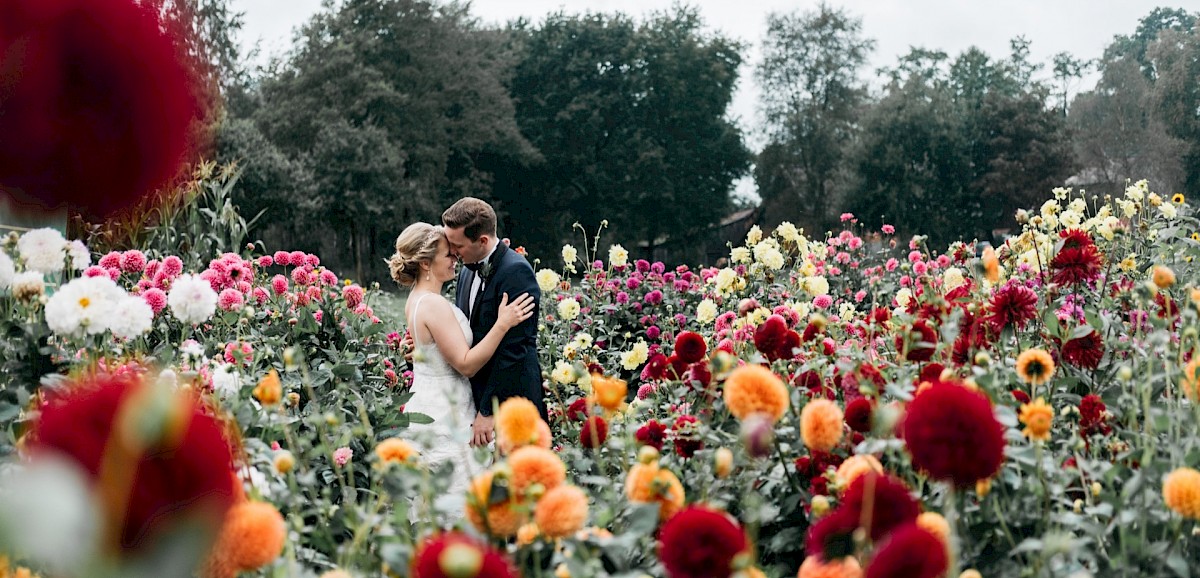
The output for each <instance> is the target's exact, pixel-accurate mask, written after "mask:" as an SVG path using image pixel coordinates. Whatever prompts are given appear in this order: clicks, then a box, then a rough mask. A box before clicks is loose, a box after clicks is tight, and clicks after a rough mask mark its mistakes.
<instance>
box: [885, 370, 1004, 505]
mask: <svg viewBox="0 0 1200 578" xmlns="http://www.w3.org/2000/svg"><path fill="white" fill-rule="evenodd" d="M900 431H901V432H902V435H901V437H903V438H904V442H905V445H906V446H907V447H908V453H909V454H910V455H911V456H912V464H913V466H914V467H916V468H917V469H919V470H922V471H924V472H926V473H927V474H929V477H931V478H935V479H939V480H946V481H948V482H951V483H953V484H954V485H955V486H958V487H967V486H970V485H973V484H974V483H975V482H976V481H978V480H982V479H986V478H990V477H992V475H994V474H995V473H996V472H997V471H998V470H999V469H1000V465H1001V464H1002V463H1003V462H1004V445H1005V443H1004V426H1003V425H1000V422H998V421H996V416H995V415H994V414H993V412H992V402H991V401H989V400H988V398H987V396H985V395H984V394H982V393H980V392H978V391H974V390H971V389H968V388H967V387H965V386H963V385H961V384H959V383H957V382H944V381H938V382H935V383H934V384H933V386H932V387H930V388H929V389H927V390H925V391H923V392H921V393H920V394H918V395H917V396H916V398H915V399H913V400H912V402H911V403H909V404H908V409H907V412H906V413H905V415H904V419H903V421H901V423H900Z"/></svg>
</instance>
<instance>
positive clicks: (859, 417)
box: [845, 397, 875, 432]
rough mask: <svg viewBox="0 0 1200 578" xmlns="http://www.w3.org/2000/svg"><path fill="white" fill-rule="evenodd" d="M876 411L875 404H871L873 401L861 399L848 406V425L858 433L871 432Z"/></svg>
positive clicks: (846, 414)
mask: <svg viewBox="0 0 1200 578" xmlns="http://www.w3.org/2000/svg"><path fill="white" fill-rule="evenodd" d="M874 411H875V408H874V404H872V403H871V400H870V399H867V398H865V397H860V398H858V399H856V400H854V401H852V402H850V403H848V404H846V413H845V416H846V425H849V426H850V429H852V430H854V431H856V432H868V431H871V415H872V414H873V413H874Z"/></svg>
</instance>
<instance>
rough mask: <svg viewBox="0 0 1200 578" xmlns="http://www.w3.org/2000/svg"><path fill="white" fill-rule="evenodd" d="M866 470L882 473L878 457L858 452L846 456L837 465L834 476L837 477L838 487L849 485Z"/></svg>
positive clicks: (881, 465)
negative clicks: (844, 459)
mask: <svg viewBox="0 0 1200 578" xmlns="http://www.w3.org/2000/svg"><path fill="white" fill-rule="evenodd" d="M867 472H875V473H877V474H882V473H883V464H881V463H879V459H878V458H876V457H875V456H873V455H871V454H859V455H856V456H850V457H848V458H846V461H844V462H842V465H840V466H838V469H837V473H836V474H834V477H835V479H837V483H838V487H840V488H843V489H845V488H848V487H850V484H851V483H852V482H853V481H854V480H855V479H857V478H858V477H859V476H861V475H863V474H865V473H867Z"/></svg>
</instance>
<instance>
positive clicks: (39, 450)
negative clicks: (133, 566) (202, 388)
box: [30, 378, 235, 550]
mask: <svg viewBox="0 0 1200 578" xmlns="http://www.w3.org/2000/svg"><path fill="white" fill-rule="evenodd" d="M164 396H165V397H164ZM164 402H165V403H164ZM30 453H31V454H32V455H33V456H34V458H35V459H36V458H37V456H39V455H49V454H57V455H60V456H63V457H67V458H69V459H72V460H73V461H75V462H76V463H78V464H79V466H80V467H81V468H82V469H83V470H84V471H86V472H87V475H88V478H89V480H90V481H91V483H92V484H93V485H94V486H95V489H96V494H97V496H99V497H100V499H102V500H103V503H102V504H101V508H102V511H103V512H104V515H105V518H106V520H107V525H108V528H107V531H108V536H107V537H108V538H109V540H110V542H109V544H110V545H114V546H119V548H121V549H126V550H128V549H137V548H141V547H142V546H150V545H151V544H152V542H153V538H154V537H155V536H156V535H160V533H161V532H162V531H164V530H167V529H169V528H171V527H172V526H173V525H174V524H175V523H178V522H181V521H182V520H183V518H185V517H186V518H187V519H188V521H197V520H199V521H202V522H207V523H210V524H211V529H212V530H213V532H214V533H215V531H216V530H217V529H218V528H219V527H220V524H221V521H222V519H223V517H224V516H225V513H226V511H227V510H228V509H229V507H230V506H231V505H232V504H233V501H234V496H235V494H234V481H233V477H232V476H231V475H230V472H231V470H232V458H231V456H230V449H229V445H228V443H227V442H226V439H225V436H224V435H223V433H222V427H221V425H220V424H219V423H218V422H217V420H216V419H214V418H213V417H211V416H209V415H206V414H205V413H204V412H203V411H201V409H200V407H199V406H198V405H197V404H196V403H195V402H194V401H193V400H192V399H191V398H188V397H182V396H177V395H175V394H172V393H167V392H162V391H159V390H156V389H155V388H154V386H150V385H145V384H142V383H141V382H138V381H133V380H120V379H111V378H110V379H107V380H102V381H97V382H92V383H82V384H78V385H76V386H74V387H73V388H71V389H70V390H69V391H67V392H65V393H64V394H62V395H59V396H56V397H53V398H52V399H51V400H50V401H49V402H48V403H47V405H46V406H45V407H44V408H43V410H42V414H41V417H40V418H39V419H38V422H37V424H36V425H35V426H34V430H33V435H32V436H31V442H30Z"/></svg>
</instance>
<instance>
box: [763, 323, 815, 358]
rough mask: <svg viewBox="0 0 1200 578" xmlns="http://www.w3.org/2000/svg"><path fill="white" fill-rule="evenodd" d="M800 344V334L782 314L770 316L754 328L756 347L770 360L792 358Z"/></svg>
mask: <svg viewBox="0 0 1200 578" xmlns="http://www.w3.org/2000/svg"><path fill="white" fill-rule="evenodd" d="M806 334H807V330H806ZM799 346H800V334H798V333H796V332H795V331H793V330H791V329H788V326H787V321H786V320H785V319H784V318H783V316H781V315H772V316H770V317H768V318H767V320H766V321H763V322H762V324H761V325H759V326H758V327H757V328H755V329H754V347H755V348H756V349H758V351H759V352H760V353H762V354H763V355H765V356H766V357H767V359H768V360H771V361H775V360H776V359H791V358H792V357H793V356H794V355H795V349H796V348H797V347H799Z"/></svg>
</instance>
